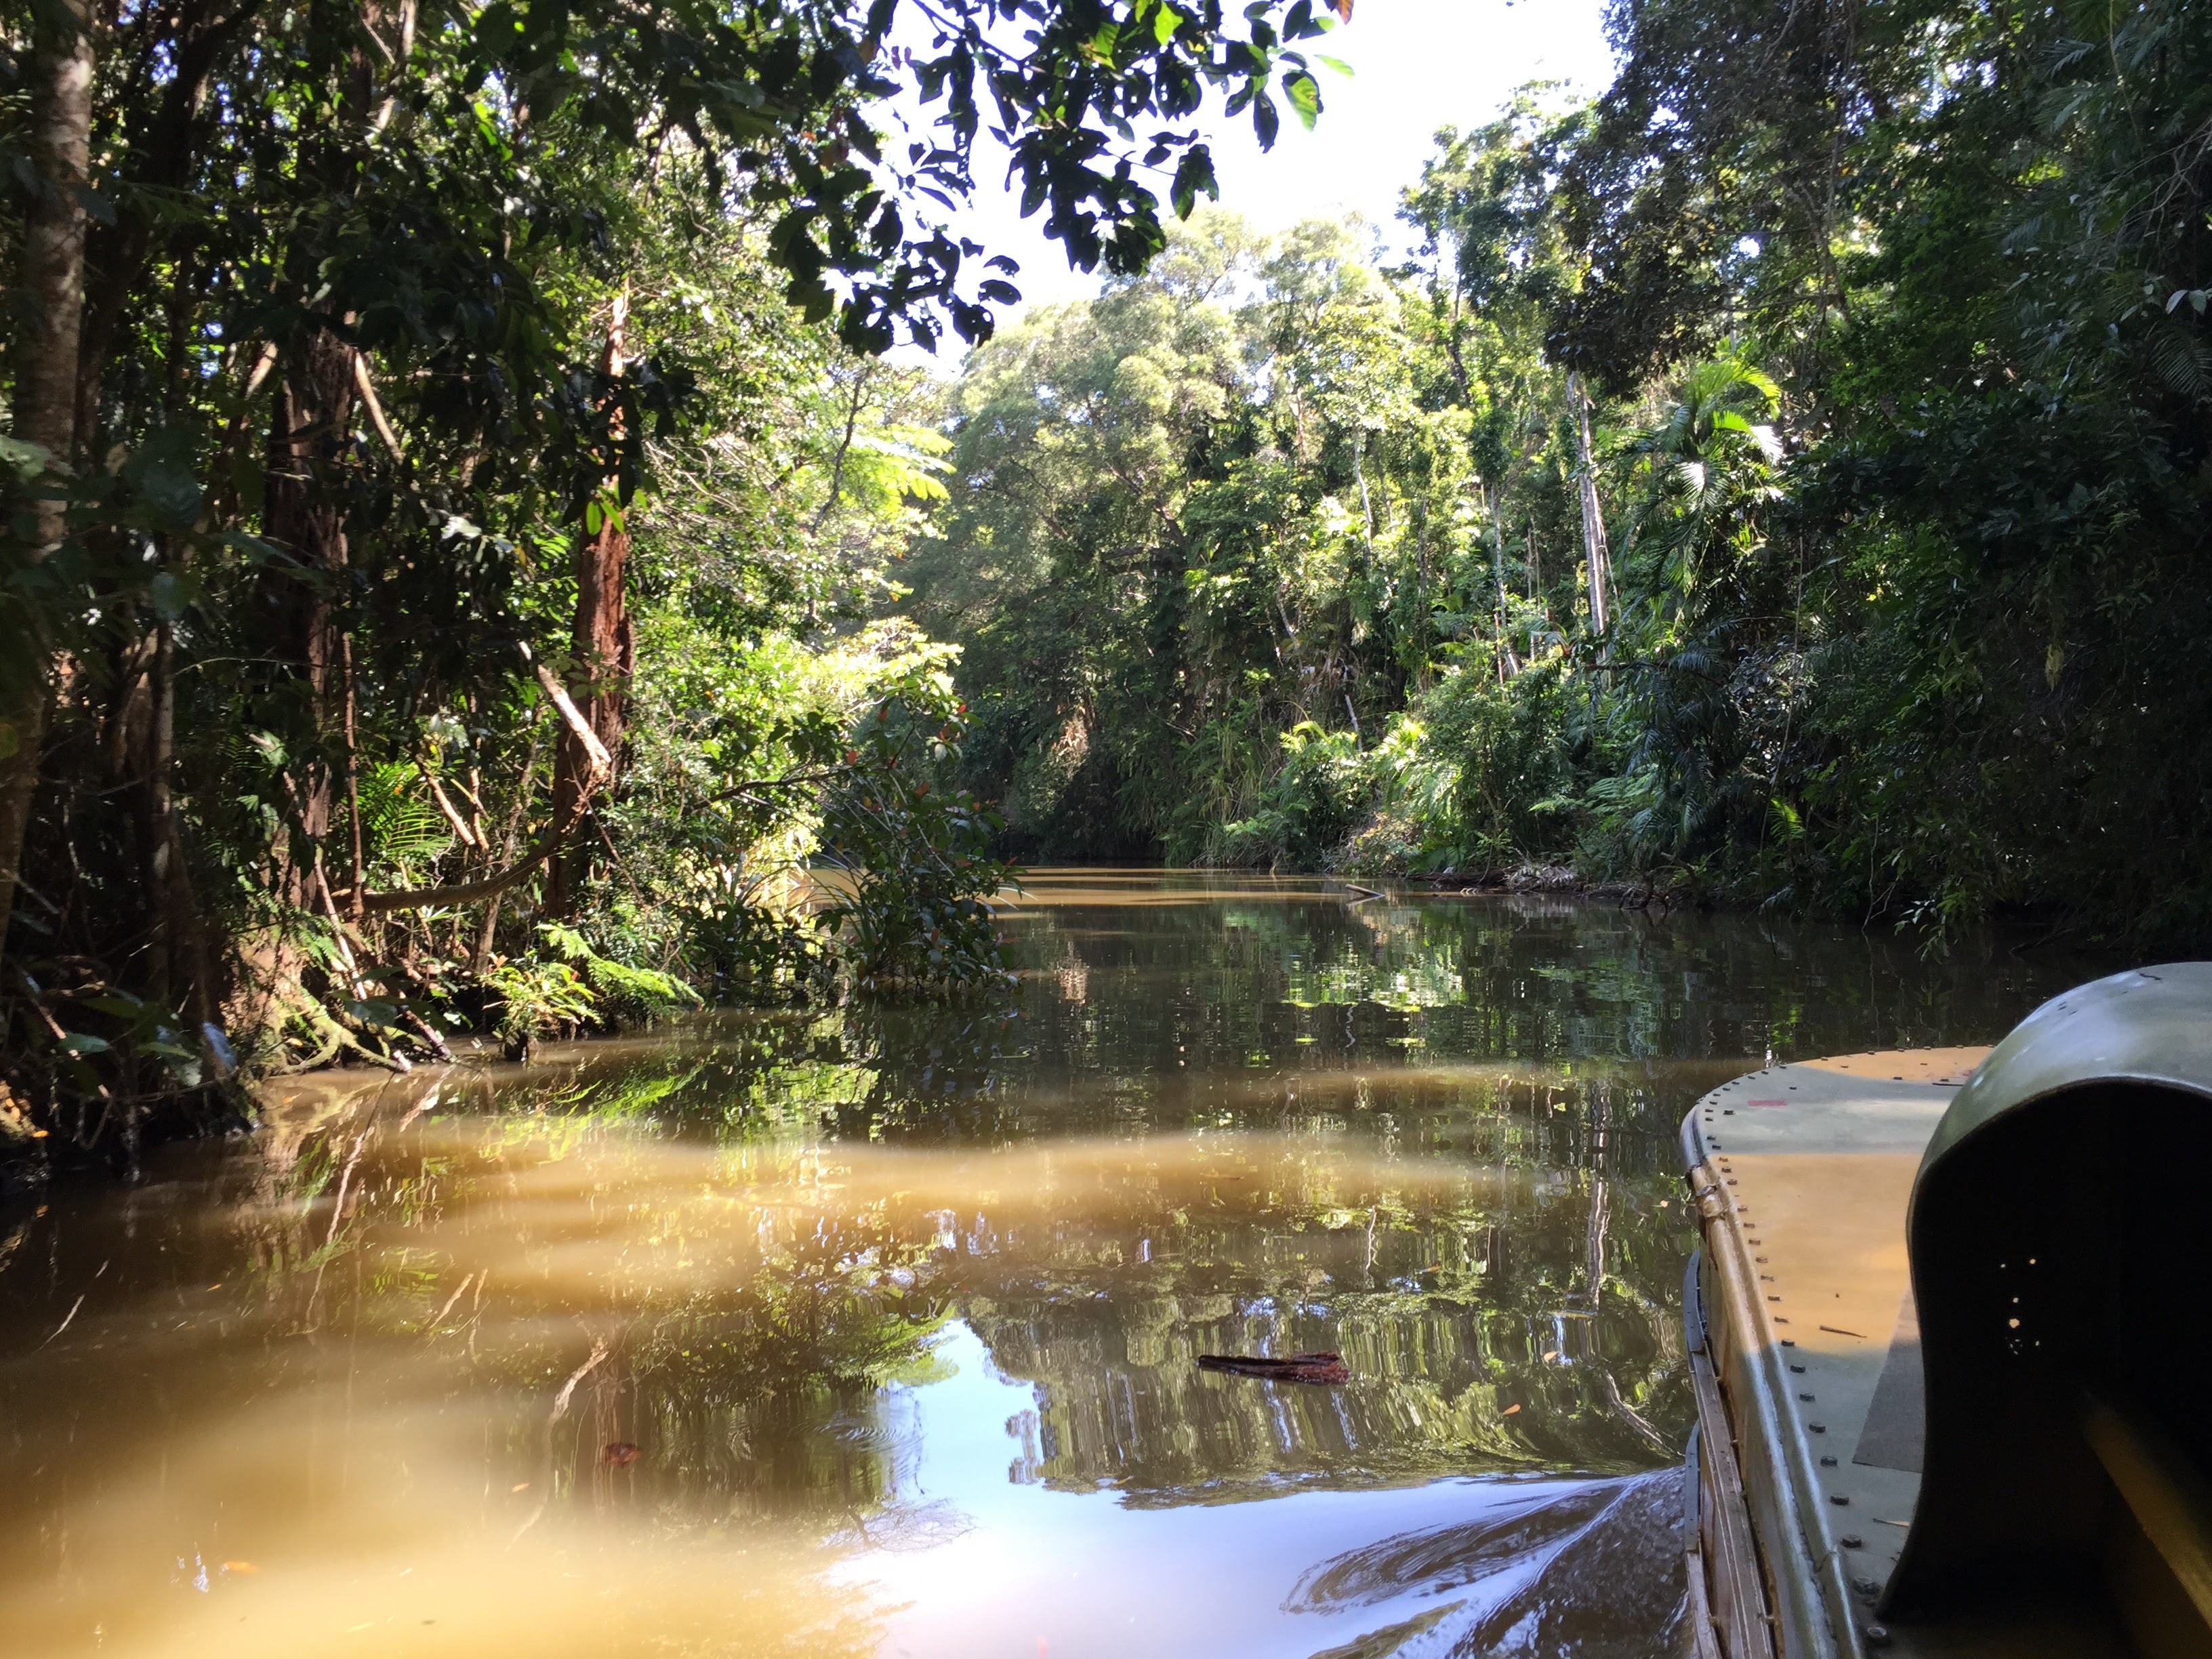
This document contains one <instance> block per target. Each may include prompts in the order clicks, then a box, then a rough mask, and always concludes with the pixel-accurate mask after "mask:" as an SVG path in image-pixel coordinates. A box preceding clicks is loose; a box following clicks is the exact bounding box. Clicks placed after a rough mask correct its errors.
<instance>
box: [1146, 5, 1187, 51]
mask: <svg viewBox="0 0 2212 1659" xmlns="http://www.w3.org/2000/svg"><path fill="white" fill-rule="evenodd" d="M1182 23H1183V18H1182V13H1181V12H1179V11H1177V10H1176V9H1175V8H1174V7H1173V6H1169V5H1163V6H1162V7H1160V9H1158V11H1155V12H1154V13H1153V14H1152V39H1153V40H1157V41H1158V43H1159V44H1160V45H1162V46H1165V45H1167V43H1168V42H1169V41H1170V40H1173V39H1175V32H1176V30H1177V29H1179V28H1181V27H1182Z"/></svg>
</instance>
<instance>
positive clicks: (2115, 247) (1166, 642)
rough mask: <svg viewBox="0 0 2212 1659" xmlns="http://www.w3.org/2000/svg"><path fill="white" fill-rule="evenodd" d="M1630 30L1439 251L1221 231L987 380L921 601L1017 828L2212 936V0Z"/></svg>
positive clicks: (1533, 124)
mask: <svg viewBox="0 0 2212 1659" xmlns="http://www.w3.org/2000/svg"><path fill="white" fill-rule="evenodd" d="M1612 27H1613V37H1614V40H1615V43H1616V46H1617V47H1618V49H1619V52H1620V75H1619V77H1618V79H1617V81H1616V82H1615V84H1614V85H1613V88H1611V89H1610V90H1609V91H1608V92H1607V94H1605V95H1604V96H1603V97H1601V99H1599V100H1597V101H1596V102H1595V104H1591V105H1588V106H1577V105H1575V104H1572V103H1571V102H1568V101H1566V100H1564V99H1563V98H1562V97H1561V96H1560V95H1559V94H1557V93H1556V91H1553V90H1550V89H1547V88H1532V89H1531V90H1530V91H1529V92H1528V94H1525V95H1524V96H1522V98H1521V99H1519V100H1517V101H1516V103H1515V105H1514V106H1512V107H1511V108H1510V110H1508V111H1506V112H1504V113H1503V114H1502V115H1501V116H1500V117H1499V118H1497V119H1494V120H1492V121H1491V122H1489V123H1488V124H1486V125H1480V126H1478V127H1476V128H1474V129H1473V130H1472V131H1444V132H1443V133H1442V134H1440V135H1439V138H1438V142H1437V149H1436V151H1435V154H1434V155H1433V157H1432V159H1431V161H1429V163H1428V165H1427V166H1426V167H1425V169H1424V171H1423V173H1422V176H1421V177H1420V178H1419V179H1418V180H1408V181H1407V189H1406V190H1405V192H1404V196H1403V204H1404V205H1403V218H1404V219H1405V221H1406V222H1407V225H1409V226H1410V227H1411V229H1412V231H1413V240H1415V241H1416V242H1417V243H1418V252H1417V254H1416V255H1415V257H1413V258H1411V259H1407V258H1403V257H1402V256H1392V255H1389V253H1387V252H1381V251H1378V250H1381V249H1383V248H1384V247H1386V246H1388V245H1389V244H1388V242H1387V241H1386V239H1384V238H1383V237H1382V236H1380V235H1378V234H1377V233H1378V232H1379V231H1382V230H1384V229H1388V228H1387V227H1371V226H1362V225H1358V224H1356V223H1353V224H1339V223H1313V224H1307V225H1304V226H1301V227H1299V228H1296V229H1294V230H1292V231H1291V232H1289V233H1288V234H1282V235H1279V236H1274V237H1260V236H1256V235H1255V234H1252V233H1251V232H1249V230H1248V229H1247V228H1245V227H1244V226H1243V225H1242V224H1241V223H1240V222H1238V221H1237V219H1235V218H1234V217H1232V216H1230V215H1228V214H1226V213H1212V212H1206V211H1201V212H1200V215H1199V216H1196V217H1195V218H1194V219H1193V220H1192V221H1191V222H1189V223H1188V225H1187V226H1186V227H1184V228H1182V229H1181V230H1180V231H1179V232H1178V233H1177V234H1176V237H1175V238H1174V240H1172V241H1171V243H1170V247H1169V249H1168V251H1167V252H1166V254H1165V255H1164V256H1163V257H1162V258H1160V259H1158V261H1156V262H1155V263H1154V264H1152V266H1151V267H1150V269H1149V270H1147V271H1146V273H1144V274H1143V275H1141V276H1133V277H1129V278H1125V279H1121V280H1118V281H1116V282H1114V283H1110V284H1109V287H1108V289H1107V291H1106V292H1105V293H1104V294H1103V295H1102V296H1101V297H1100V298H1099V299H1098V300H1097V301H1095V302H1091V303H1085V304H1079V305H1073V306H1066V307H1055V308H1051V309H1048V310H1043V311H1040V312H1037V313H1032V314H1031V315H1030V316H1029V317H1028V318H1027V319H1024V321H1023V322H1022V323H1021V324H1020V325H1018V327H1014V328H1011V329H1008V330H1006V331H1002V332H1001V333H1000V334H999V335H998V336H997V337H995V338H994V340H992V341H991V342H989V343H987V344H986V345H985V346H983V347H982V348H981V349H979V350H978V351H977V352H976V353H975V355H974V356H973V357H972V358H971V359H970V361H969V365H968V367H967V369H966V371H965V373H964V374H963V376H962V379H961V380H960V382H959V384H958V386H957V388H956V390H955V392H954V393H953V402H952V407H951V424H950V427H949V428H948V429H949V430H950V431H951V434H952V435H953V438H954V445H955V447H954V449H953V452H952V454H951V462H952V470H951V499H950V501H948V502H947V503H946V505H945V508H944V511H943V513H942V514H941V523H942V528H941V530H939V532H938V533H937V535H936V537H935V538H933V540H930V541H928V542H927V543H926V544H924V546H923V548H922V549H921V551H920V552H919V553H918V555H917V556H916V559H915V562H914V564H913V565H912V566H911V567H910V568H909V570H910V574H908V575H907V576H906V577H905V578H904V579H905V580H909V581H911V582H912V583H913V584H914V586H915V589H916V594H915V602H914V605H913V611H912V614H913V615H915V617H917V618H918V619H919V620H920V621H921V623H923V625H924V626H925V627H926V628H927V629H928V630H929V632H930V633H931V634H932V635H933V637H937V638H941V639H945V640H947V641H953V642H956V643H957V644H958V645H959V646H960V647H961V648H962V652H963V656H962V659H961V660H962V667H961V671H960V683H961V684H962V687H963V690H964V691H965V693H966V695H967V696H968V698H969V701H970V702H971V703H972V704H973V706H974V720H975V725H974V729H973V732H972V734H971V737H970V740H969V743H968V744H967V746H966V748H965V750H964V763H963V764H964V769H965V775H966V776H967V777H968V778H969V781H970V782H971V784H972V786H973V787H975V789H976V790H977V791H978V793H981V795H983V796H985V797H987V798H989V799H996V800H999V801H1000V802H1001V803H1002V810H1003V811H1004V814H1005V817H1006V822H1007V825H1008V830H1007V836H1006V843H1005V844H1006V846H1007V848H1009V849H1010V850H1011V851H1012V852H1014V853H1017V854H1019V855H1021V856H1024V857H1030V858H1037V859H1044V860H1081V859H1092V858H1105V859H1132V860H1143V859H1152V858H1163V857H1164V858H1166V859H1169V860H1177V861H1197V862H1203V863H1212V864H1219V865H1227V866H1255V867H1262V868H1272V869H1277V870H1294V869H1304V870H1311V869H1316V868H1318V869H1328V870H1340V871H1343V872H1346V873H1352V874H1358V873H1360V872H1378V873H1386V872H1414V873H1419V872H1443V871H1454V872H1460V873H1462V874H1463V875H1468V876H1475V875H1479V874H1484V873H1492V872H1498V871H1500V870H1504V869H1509V868H1511V867H1513V866H1553V867H1554V868H1556V867H1558V866H1572V868H1573V869H1574V870H1575V871H1576V872H1577V875H1578V877H1579V878H1581V879H1583V880H1584V881H1588V882H1599V881H1607V880H1612V881H1618V882H1623V883H1626V884H1632V886H1633V887H1634V888H1635V889H1637V890H1654V889H1656V890H1660V891H1673V892H1674V893H1676V894H1678V895H1698V896H1708V897H1714V898H1724V899H1729V900H1732V901H1735V902H1756V903H1762V904H1772V905H1780V906H1790V907H1794V908H1800V909H1810V910H1815V911H1820V912H1825V913H1829V914H1840V915H1846V916H1849V917H1850V918H1852V919H1854V920H1865V921H1873V922H1875V923H1879V924H1883V925H1890V924H1899V923H1902V924H1906V925H1909V926H1911V927H1916V928H1919V929H1924V930H1927V931H1926V935H1925V936H1926V937H1928V938H1929V939H1932V940H1934V941H1936V942H1937V943H1938V944H1940V942H1941V940H1942V939H1943V938H1944V937H1946V936H1948V933H1949V932H1950V931H1952V930H1954V929H1955V928H1957V927H1960V926H1961V925H1964V924H1966V923H1969V922H1972V921H1975V920H1977V919H1979V918H1984V917H1986V916H1989V915H1992V914H1996V913H2001V912H2017V913H2027V914H2029V915H2033V917H2034V918H2035V920H2036V921H2037V924H2038V925H2039V926H2040V927H2043V928H2045V929H2060V930H2065V931H2069V932H2071V933H2075V934H2077V935H2097V936H2102V937H2104V938H2106V939H2115V940H2126V941H2129V942H2130V943H2134V944H2137V945H2143V946H2146V947H2154V948H2188V947H2189V946H2191V945H2197V944H2201V943H2202V942H2203V939H2205V937H2206V935H2207V933H2208V927H2209V926H2212V874H2208V870H2212V866H2208V865H2207V863H2206V861H2205V860H2204V857H2203V840H2202V834H2201V829H2200V826H2201V824H2202V823H2203V822H2204V821H2205V817H2206V813H2207V809H2208V807H2212V799H2208V786H2212V721H2208V718H2207V716H2208V714H2212V709H2208V707H2207V690H2206V686H2207V682H2206V680H2205V678H2204V676H2203V673H2202V671H2200V668H2199V666H2198V659H2199V653H2200V651H2201V648H2202V642H2203V641H2204V640H2206V639H2207V638H2208V637H2212V611H2208V603H2212V589H2208V587H2207V585H2206V583H2205V581H2204V580H2203V568H2204V559H2205V556H2206V553H2207V547H2206V524H2207V518H2206V511H2205V509H2206V507H2207V505H2208V499H2207V498H2208V491H2212V447H2208V436H2212V428H2208V415H2212V339H2208V336H2207V331H2206V321H2205V313H2206V309H2207V285H2208V283H2212V227H2208V217H2207V215H2208V208H2212V11H2209V10H2208V9H2207V8H2206V7H2205V6H2203V5H2202V4H2198V3H2189V0H2151V3H2146V4H2142V5H2136V6H2130V7H2124V8H2121V9H2117V10H2114V9H2101V8H2096V7H2087V6H2078V5H2068V4H2055V5H2047V6H2039V7H2030V8H2020V7H1997V8H1990V7H1984V6H1968V5H1963V4H1956V3H1949V0H1911V3H1900V4H1886V5H1881V6H1869V5H1859V4H1834V3H1830V4H1812V5H1802V6H1792V7H1789V8H1786V9H1778V8H1772V7H1765V6H1756V5H1751V4H1737V3H1734V0H1644V3H1641V4H1638V5H1633V6H1630V5H1623V6H1620V7H1618V8H1617V9H1615V10H1614V11H1613V14H1612ZM1232 205H1233V204H1232Z"/></svg>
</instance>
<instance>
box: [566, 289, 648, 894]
mask: <svg viewBox="0 0 2212 1659" xmlns="http://www.w3.org/2000/svg"><path fill="white" fill-rule="evenodd" d="M628 316H629V302H628V301H627V299H626V298H622V297H617V300H616V301H615V307H614V314H613V316H612V317H611V319H610V320H609V322H608V325H607V351H606V361H605V370H606V373H607V374H608V375H609V376H610V377H613V376H616V375H619V374H621V373H622V367H623V327H624V325H625V323H626V322H627V320H628ZM617 436H619V434H617ZM613 496H614V492H613V490H612V489H610V490H609V491H608V499H607V500H606V501H605V504H604V505H605V513H606V516H605V518H604V519H602V520H600V523H599V532H598V533H597V534H596V535H592V536H588V537H586V538H583V539H582V540H580V541H579V542H578V543H577V544H576V620H575V625H574V631H573V635H572V637H571V642H570V645H569V658H568V689H569V694H570V696H573V697H574V700H575V702H576V704H577V706H578V707H579V708H580V709H581V711H582V713H583V716H584V719H585V720H586V723H587V724H588V725H589V726H591V728H592V732H594V733H596V734H597V736H598V738H599V744H600V746H601V748H602V750H603V751H604V752H605V754H607V755H609V756H614V755H618V754H620V753H621V751H622V741H623V716H624V714H625V712H626V710H627V708H628V704H629V678H630V671H631V669H632V668H633V667H634V666H635V663H636V651H635V647H634V645H633V642H632V641H631V638H630V626H629V594H628V590H627V588H626V586H625V585H624V576H623V571H624V568H625V567H626V566H627V565H628V564H629V530H628V529H627V528H626V527H625V526H624V525H623V520H622V519H621V517H620V515H619V513H617V510H616V504H615V501H614V499H613ZM603 781H605V780H604V778H602V777H601V776H600V775H599V759H598V757H595V756H593V755H592V753H591V751H590V749H589V747H588V746H587V745H586V744H585V742H584V739H583V736H582V734H581V733H580V732H575V731H574V730H572V729H570V728H569V727H568V726H565V725H564V726H562V729H561V735H560V739H559V744H558V746H557V747H556V749H555V750H554V761H553V821H554V822H555V823H569V822H570V821H571V820H572V819H573V817H574V816H575V814H576V813H577V812H578V811H580V808H581V807H582V805H583V804H584V802H585V800H586V797H588V796H589V794H590V793H591V792H592V789H593V788H594V787H597V786H598V785H599V783H601V782H603ZM590 860H591V851H590V847H589V844H588V843H587V842H586V841H585V839H584V837H582V836H570V838H569V841H568V845H566V846H564V847H563V848H562V849H561V850H560V851H559V852H557V853H556V854H554V857H553V868H552V873H551V877H550V880H549V881H548V882H547V884H546V887H547V891H546V901H545V908H546V912H547V914H548V915H553V916H557V917H563V918H565V917H568V916H570V915H574V913H575V907H576V899H577V896H578V894H579V893H580V891H581V890H582V887H583V884H584V878H585V876H586V872H588V870H589V868H590Z"/></svg>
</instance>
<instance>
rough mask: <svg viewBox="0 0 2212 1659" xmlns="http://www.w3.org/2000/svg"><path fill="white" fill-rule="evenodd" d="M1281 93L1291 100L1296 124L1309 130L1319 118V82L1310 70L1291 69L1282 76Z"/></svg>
mask: <svg viewBox="0 0 2212 1659" xmlns="http://www.w3.org/2000/svg"><path fill="white" fill-rule="evenodd" d="M1283 95H1284V96H1285V97H1286V98H1288V99H1289V100H1291V111H1292V112H1293V113H1295V114H1296V115H1297V118H1298V125H1300V126H1302V127H1304V129H1305V130H1306V131H1308V132H1311V131H1313V129H1314V123H1315V122H1316V121H1317V120H1319V119H1320V118H1321V82H1318V81H1316V80H1315V79H1314V78H1313V75H1312V73H1311V72H1310V70H1291V73H1290V74H1288V75H1286V76H1284V77H1283Z"/></svg>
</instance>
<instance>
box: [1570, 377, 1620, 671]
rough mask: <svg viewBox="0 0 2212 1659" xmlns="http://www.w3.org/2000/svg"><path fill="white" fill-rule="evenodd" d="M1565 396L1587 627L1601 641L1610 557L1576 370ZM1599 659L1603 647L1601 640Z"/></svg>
mask: <svg viewBox="0 0 2212 1659" xmlns="http://www.w3.org/2000/svg"><path fill="white" fill-rule="evenodd" d="M1567 397H1568V398H1569V399H1570V400H1571V402H1572V403H1573V404H1574V406H1575V445H1576V448H1577V451H1578V453H1579V454H1580V456H1581V462H1582V465H1581V466H1580V468H1579V472H1578V482H1579V483H1580V485H1581V493H1582V504H1583V556H1584V558H1586V559H1587V560H1588V561H1589V607H1590V631H1591V632H1593V633H1595V634H1596V635H1598V636H1599V638H1600V640H1601V641H1602V640H1603V638H1604V636H1605V634H1606V632H1607V629H1608V628H1609V627H1610V626H1611V625H1612V606H1611V605H1610V604H1609V603H1608V601H1607V591H1606V590H1607V588H1608V587H1610V586H1612V582H1613V561H1612V558H1611V556H1610V555H1609V554H1608V553H1607V550H1606V544H1605V513H1604V512H1603V511H1602V510H1601V507H1599V505H1598V499H1597V466H1596V464H1595V461H1594V460H1593V459H1592V457H1591V453H1590V423H1589V392H1588V391H1586V390H1585V389H1584V388H1583V378H1582V376H1581V375H1579V374H1570V375H1568V376H1567ZM1598 648H1599V652H1600V655H1601V659H1602V655H1603V653H1604V650H1605V647H1604V646H1603V645H1602V644H1601V645H1600V647H1598Z"/></svg>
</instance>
